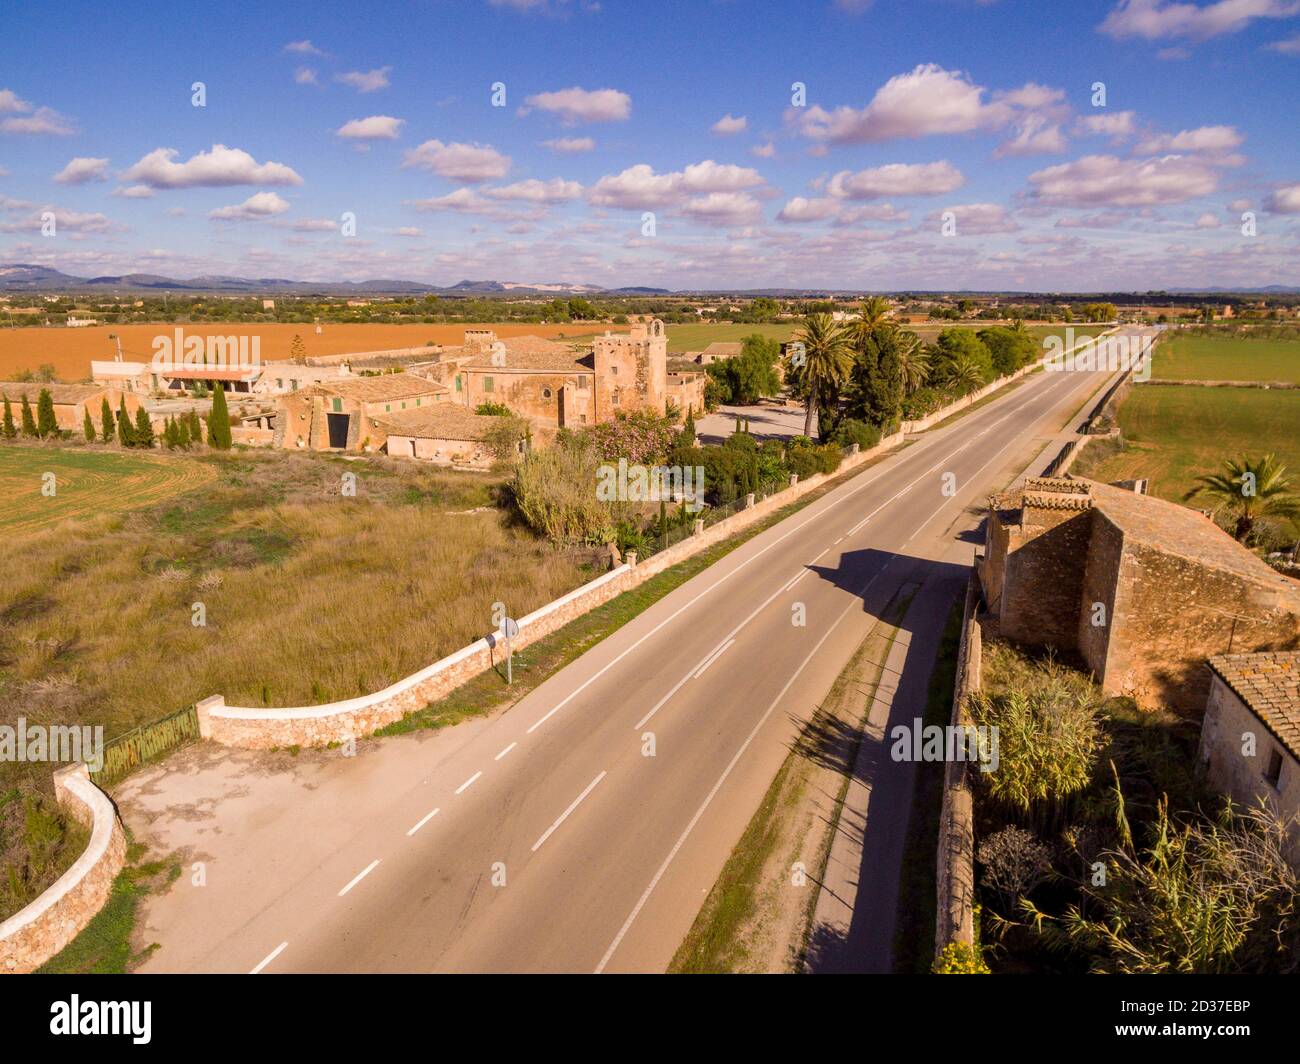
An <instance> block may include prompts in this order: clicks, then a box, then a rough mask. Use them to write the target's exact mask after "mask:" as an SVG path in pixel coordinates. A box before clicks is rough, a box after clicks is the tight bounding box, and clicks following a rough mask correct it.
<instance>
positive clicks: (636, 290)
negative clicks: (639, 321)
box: [0, 262, 1300, 299]
mask: <svg viewBox="0 0 1300 1064" xmlns="http://www.w3.org/2000/svg"><path fill="white" fill-rule="evenodd" d="M95 291H100V292H104V293H106V294H128V293H130V294H137V295H139V294H147V293H155V294H156V293H161V292H176V293H187V294H194V295H201V294H213V295H248V296H275V295H276V294H277V293H283V294H285V295H295V296H410V295H446V296H581V295H604V296H669V295H691V296H705V297H709V296H743V297H754V296H771V297H775V298H778V299H801V298H816V297H829V296H852V295H861V294H866V293H868V292H872V291H880V290H879V289H862V288H856V289H855V288H835V289H831V288H746V289H725V288H714V289H701V288H692V289H676V290H674V289H669V288H649V287H645V286H643V285H631V286H628V287H625V288H603V287H601V286H600V285H596V284H569V283H567V282H558V283H551V282H525V281H470V280H465V281H459V282H457V283H456V284H453V285H446V286H440V285H431V284H423V283H421V282H419V281H404V280H400V279H395V278H376V279H374V280H369V281H302V280H291V279H289V278H286V277H230V276H226V275H224V274H205V275H203V276H200V277H189V278H185V279H180V278H176V277H165V276H162V275H161V274H155V273H127V274H122V275H120V276H115V277H110V276H106V277H74V276H73V275H71V274H67V273H63V272H62V271H60V270H56V269H53V268H52V267H49V266H35V265H32V264H30V263H20V262H16V263H8V264H0V292H79V293H88V292H95ZM908 291H910V292H912V293H914V294H916V295H920V296H939V295H972V296H992V295H1007V296H1016V295H1063V294H1065V293H1031V292H1009V291H1003V292H993V291H944V290H942V289H934V290H931V291H923V290H920V289H909V290H908ZM1070 294H1072V295H1075V296H1081V295H1084V294H1085V293H1070ZM1089 294H1093V295H1111V296H1123V295H1130V294H1134V293H1124V292H1113V293H1089ZM1142 294H1144V295H1147V296H1150V295H1153V294H1156V293H1152V292H1146V293H1142ZM1165 294H1168V295H1177V296H1193V295H1205V296H1211V295H1213V296H1223V295H1297V294H1300V287H1296V286H1292V285H1277V284H1274V285H1265V286H1263V287H1258V288H1170V289H1166V290H1165Z"/></svg>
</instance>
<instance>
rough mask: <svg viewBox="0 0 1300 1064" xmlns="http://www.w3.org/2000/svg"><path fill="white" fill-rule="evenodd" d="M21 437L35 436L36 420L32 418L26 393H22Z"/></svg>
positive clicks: (30, 406)
mask: <svg viewBox="0 0 1300 1064" xmlns="http://www.w3.org/2000/svg"><path fill="white" fill-rule="evenodd" d="M23 435H24V436H35V435H36V419H35V418H34V417H32V404H31V403H29V402H28V401H27V393H26V392H23Z"/></svg>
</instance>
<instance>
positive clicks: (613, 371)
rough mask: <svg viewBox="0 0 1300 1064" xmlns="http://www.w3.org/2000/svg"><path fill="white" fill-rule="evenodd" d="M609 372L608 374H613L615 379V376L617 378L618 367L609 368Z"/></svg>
mask: <svg viewBox="0 0 1300 1064" xmlns="http://www.w3.org/2000/svg"><path fill="white" fill-rule="evenodd" d="M609 372H610V373H611V374H613V375H614V376H615V377H617V376H618V367H617V366H610V367H609Z"/></svg>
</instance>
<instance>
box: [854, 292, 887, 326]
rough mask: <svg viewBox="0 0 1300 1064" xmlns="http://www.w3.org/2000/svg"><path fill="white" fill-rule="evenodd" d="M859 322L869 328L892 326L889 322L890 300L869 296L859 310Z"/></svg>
mask: <svg viewBox="0 0 1300 1064" xmlns="http://www.w3.org/2000/svg"><path fill="white" fill-rule="evenodd" d="M858 320H859V321H860V322H861V323H862V324H863V325H865V326H866V327H867V328H875V327H876V326H877V325H889V324H892V322H890V320H889V300H887V299H886V298H885V297H884V296H868V297H867V298H866V299H864V300H863V301H862V306H861V307H859V308H858Z"/></svg>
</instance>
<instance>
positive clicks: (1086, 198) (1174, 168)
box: [1029, 155, 1218, 207]
mask: <svg viewBox="0 0 1300 1064" xmlns="http://www.w3.org/2000/svg"><path fill="white" fill-rule="evenodd" d="M1029 183H1030V185H1031V186H1032V187H1031V195H1032V197H1033V198H1034V199H1036V200H1038V201H1040V202H1042V203H1049V204H1055V205H1058V206H1111V207H1149V206H1156V205H1159V204H1165V203H1184V202H1186V201H1187V200H1193V199H1199V198H1200V197H1201V196H1207V195H1209V194H1210V193H1211V192H1213V191H1214V190H1215V188H1216V187H1217V186H1218V179H1217V177H1216V176H1215V172H1214V170H1213V169H1212V168H1211V167H1210V166H1209V165H1207V164H1206V163H1205V162H1203V161H1200V160H1197V159H1191V158H1188V157H1186V156H1181V155H1165V156H1161V157H1159V158H1155V159H1118V158H1116V157H1115V156H1113V155H1085V156H1084V157H1083V158H1082V159H1078V160H1076V161H1074V162H1071V163H1062V164H1061V165H1060V166H1049V167H1048V168H1047V169H1046V170H1039V171H1037V172H1036V173H1033V174H1030V175H1029Z"/></svg>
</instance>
